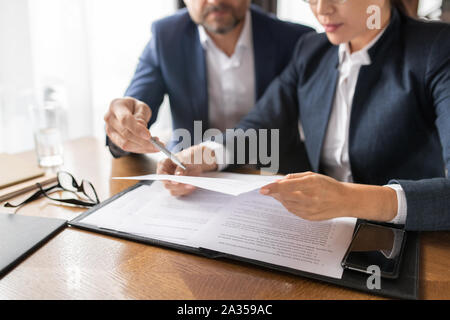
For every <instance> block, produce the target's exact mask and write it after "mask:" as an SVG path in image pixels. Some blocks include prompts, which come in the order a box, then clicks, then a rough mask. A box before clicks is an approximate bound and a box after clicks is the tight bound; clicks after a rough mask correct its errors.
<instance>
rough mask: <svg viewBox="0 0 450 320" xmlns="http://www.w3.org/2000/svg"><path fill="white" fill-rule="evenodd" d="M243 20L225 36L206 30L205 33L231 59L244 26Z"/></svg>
mask: <svg viewBox="0 0 450 320" xmlns="http://www.w3.org/2000/svg"><path fill="white" fill-rule="evenodd" d="M245 19H246V18H244V19H243V20H242V21H241V22H240V23H239V24H238V25H237V26H236V27H235V28H234V29H233V30H231V31H230V32H228V33H226V34H219V33H214V32H210V31H208V30H206V33H207V34H208V35H209V37H210V38H211V39H212V41H214V44H215V45H216V46H217V48H219V49H220V50H222V51H223V52H224V53H225V54H226V55H227V56H228V57H231V56H232V55H233V54H234V51H235V50H236V46H237V43H238V41H239V37H240V36H241V34H242V30H243V29H244V25H245Z"/></svg>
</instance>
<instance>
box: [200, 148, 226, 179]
mask: <svg viewBox="0 0 450 320" xmlns="http://www.w3.org/2000/svg"><path fill="white" fill-rule="evenodd" d="M200 145H201V146H202V147H207V148H209V149H211V150H212V151H214V154H215V156H216V163H217V171H223V170H225V169H226V168H227V167H228V163H230V162H229V161H228V152H227V151H226V148H225V146H224V145H223V144H221V143H218V142H214V141H211V140H210V141H205V142H203V143H201V144H200Z"/></svg>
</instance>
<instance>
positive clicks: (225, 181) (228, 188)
mask: <svg viewBox="0 0 450 320" xmlns="http://www.w3.org/2000/svg"><path fill="white" fill-rule="evenodd" d="M238 176H246V177H248V176H249V175H238ZM226 177H227V178H217V177H216V178H213V177H211V176H207V177H190V176H172V175H157V174H151V175H146V176H138V177H117V178H113V179H116V180H138V181H163V180H168V181H174V182H179V183H184V184H189V185H192V186H195V187H198V188H202V189H206V190H210V191H215V192H220V193H225V194H229V195H233V196H238V195H241V194H243V193H247V192H250V191H253V190H256V189H259V188H262V187H264V186H266V185H267V184H269V183H271V182H273V181H275V180H277V179H279V178H280V177H273V176H272V177H267V176H256V177H263V178H262V179H255V178H249V179H248V180H243V179H236V178H235V176H234V178H231V177H233V175H228V176H226Z"/></svg>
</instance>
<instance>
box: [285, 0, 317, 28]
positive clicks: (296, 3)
mask: <svg viewBox="0 0 450 320" xmlns="http://www.w3.org/2000/svg"><path fill="white" fill-rule="evenodd" d="M278 17H279V18H280V19H282V20H287V21H292V22H297V23H301V24H304V25H307V26H310V27H312V28H314V29H316V30H317V31H318V32H323V27H322V26H321V25H320V23H318V22H317V19H316V18H315V16H314V14H313V13H312V11H311V8H310V7H309V4H307V3H306V2H304V1H302V0H278Z"/></svg>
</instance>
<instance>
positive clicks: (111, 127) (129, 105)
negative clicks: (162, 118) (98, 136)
mask: <svg viewBox="0 0 450 320" xmlns="http://www.w3.org/2000/svg"><path fill="white" fill-rule="evenodd" d="M151 116H152V111H151V110H150V107H149V106H148V105H146V104H145V103H143V102H141V101H139V100H137V99H134V98H122V99H116V100H114V101H113V102H111V105H110V107H109V110H108V112H107V113H106V115H105V122H106V134H107V135H108V137H109V139H110V140H111V141H112V142H113V143H114V144H115V145H117V146H118V147H119V148H121V149H122V150H124V151H127V152H132V153H155V152H159V150H158V149H157V148H156V147H155V146H154V145H153V144H152V143H151V142H150V138H151V135H150V132H149V130H148V129H147V124H148V122H149V121H150V118H151Z"/></svg>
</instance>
